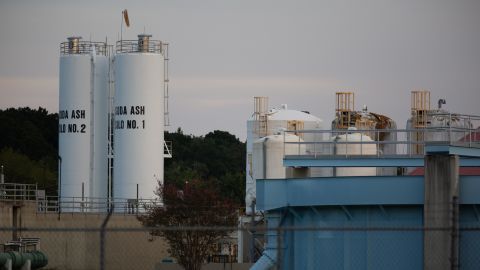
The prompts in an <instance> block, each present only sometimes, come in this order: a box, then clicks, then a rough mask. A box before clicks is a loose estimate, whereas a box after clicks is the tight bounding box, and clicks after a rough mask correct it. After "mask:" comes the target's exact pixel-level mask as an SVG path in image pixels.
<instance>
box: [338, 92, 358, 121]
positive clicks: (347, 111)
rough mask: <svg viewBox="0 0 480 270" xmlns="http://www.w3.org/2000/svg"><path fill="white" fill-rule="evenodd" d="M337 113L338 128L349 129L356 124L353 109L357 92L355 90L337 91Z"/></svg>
mask: <svg viewBox="0 0 480 270" xmlns="http://www.w3.org/2000/svg"><path fill="white" fill-rule="evenodd" d="M335 97H336V103H335V113H336V117H337V119H336V121H335V128H336V129H347V128H349V127H351V126H352V125H354V124H355V123H354V122H353V119H352V111H353V110H354V109H355V94H354V93H353V92H336V93H335Z"/></svg>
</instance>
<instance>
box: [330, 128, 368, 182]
mask: <svg viewBox="0 0 480 270" xmlns="http://www.w3.org/2000/svg"><path fill="white" fill-rule="evenodd" d="M348 130H349V131H350V132H351V133H350V132H348V133H345V134H342V135H337V136H335V137H334V138H332V140H333V141H335V142H337V143H338V144H336V145H335V150H334V153H335V155H338V156H342V155H345V156H346V155H349V156H350V155H362V156H366V155H376V154H377V146H376V144H375V143H373V142H374V140H372V138H370V137H369V136H367V135H364V134H362V133H358V132H355V130H356V128H349V129H348ZM352 142H353V143H352ZM354 142H364V143H354ZM370 142H371V144H370ZM334 173H335V176H371V175H376V174H377V169H376V168H375V167H348V168H347V167H345V168H343V167H338V168H336V169H335V170H334Z"/></svg>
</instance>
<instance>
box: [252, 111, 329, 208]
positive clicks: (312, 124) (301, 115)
mask: <svg viewBox="0 0 480 270" xmlns="http://www.w3.org/2000/svg"><path fill="white" fill-rule="evenodd" d="M266 106H268V105H266ZM255 125H256V120H255V118H254V117H251V118H250V119H249V120H248V121H247V143H246V145H247V155H246V157H247V160H246V185H245V189H246V196H245V204H246V212H247V214H251V202H252V198H254V197H255V194H256V191H255V185H256V182H255V180H254V173H255V168H254V164H255V163H254V161H253V144H254V142H255V141H257V140H258V139H260V138H261V137H262V135H266V136H269V135H272V134H274V132H276V131H278V130H281V129H283V130H315V129H317V130H321V129H322V127H323V120H322V119H320V118H318V117H316V116H314V115H312V114H310V113H308V112H306V111H298V110H291V109H288V106H287V104H282V105H281V106H280V107H279V108H274V109H270V110H268V111H267V112H266V130H265V132H264V134H258V133H257V132H256V129H255V127H256V126H255ZM305 136H306V137H305V138H304V140H305V141H312V140H313V139H318V140H319V141H320V140H322V138H312V137H313V136H314V135H311V134H305ZM318 136H319V135H317V137H318ZM282 138H283V135H282ZM311 147H313V146H310V145H309V149H304V150H305V151H311V149H310V148H311ZM282 158H283V156H282ZM282 164H283V163H282ZM282 166H283V165H282ZM321 170H322V169H318V170H316V171H321ZM315 176H317V175H315Z"/></svg>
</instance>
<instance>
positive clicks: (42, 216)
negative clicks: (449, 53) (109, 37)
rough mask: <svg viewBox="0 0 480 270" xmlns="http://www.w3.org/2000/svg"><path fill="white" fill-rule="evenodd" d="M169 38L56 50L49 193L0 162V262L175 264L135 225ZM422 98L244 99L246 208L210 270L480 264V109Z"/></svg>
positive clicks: (158, 163) (157, 175)
mask: <svg viewBox="0 0 480 270" xmlns="http://www.w3.org/2000/svg"><path fill="white" fill-rule="evenodd" d="M168 48H169V47H168V43H166V42H164V41H161V40H156V39H154V38H153V37H152V36H151V35H148V34H145V33H143V34H139V35H138V36H137V39H135V40H123V39H120V40H119V41H117V42H116V44H115V46H112V45H109V44H108V43H107V42H93V41H84V40H83V39H82V38H81V37H78V36H72V37H68V38H67V41H65V42H62V43H61V44H60V59H59V111H58V144H59V147H58V165H59V170H58V196H57V197H54V198H49V197H48V196H46V195H45V191H43V190H40V189H38V188H37V186H36V185H26V184H18V183H8V182H7V183H5V182H4V179H3V169H2V182H1V183H0V187H1V189H0V206H1V207H0V214H1V215H2V219H1V223H0V229H2V228H3V229H2V230H0V236H1V238H0V239H1V240H2V241H3V242H6V244H5V245H4V252H1V253H0V269H1V268H2V267H3V268H5V269H37V268H41V267H46V266H47V265H48V266H47V267H51V268H52V269H103V268H102V267H99V265H98V264H97V261H100V266H102V265H104V264H102V263H104V262H105V261H106V260H108V261H109V263H110V267H111V269H132V267H131V264H128V263H131V262H134V263H135V264H137V263H139V262H142V263H144V264H145V265H148V266H147V267H148V269H178V268H175V267H178V265H176V264H174V263H173V260H170V258H169V252H170V251H171V250H170V247H168V245H167V244H166V242H165V241H163V240H162V239H160V240H158V241H154V240H155V239H154V238H153V236H151V235H150V234H148V233H147V232H146V231H144V230H143V231H142V230H141V225H140V223H139V222H138V220H137V217H138V216H140V215H141V214H142V213H144V212H145V211H146V210H148V209H149V207H153V206H159V207H162V206H163V201H162V198H161V197H160V196H158V194H156V193H155V191H156V189H157V187H158V186H159V185H161V184H163V183H164V159H165V158H171V157H172V155H173V154H172V150H171V149H172V148H171V145H170V144H169V142H167V141H165V137H164V133H165V126H168V125H169V109H168V98H169V75H168V72H169V69H168V63H169V56H168ZM431 95H432V93H431V92H430V91H427V90H414V91H412V92H411V106H410V109H409V110H408V120H407V121H406V123H397V122H395V121H394V120H393V116H391V115H389V112H372V111H369V109H368V106H367V105H364V106H362V107H361V109H359V106H358V104H356V103H355V93H354V92H352V91H341V92H340V91H339V92H335V89H333V90H332V100H331V101H332V102H335V111H332V113H331V115H334V119H333V120H331V121H327V120H324V119H328V116H325V115H323V116H321V117H319V116H315V115H313V114H311V113H310V112H309V111H308V110H304V108H302V109H300V110H297V109H292V108H290V107H289V105H288V104H280V105H279V106H277V107H271V106H270V104H269V98H268V97H265V96H258V97H254V98H253V106H252V107H253V110H252V114H251V116H250V117H248V115H246V116H245V123H246V130H247V132H246V133H247V134H246V138H247V139H246V149H245V203H244V205H242V207H241V208H242V209H240V210H239V211H238V213H237V216H236V218H238V226H237V227H235V228H234V229H233V231H234V232H233V233H232V235H233V236H232V239H233V240H232V241H233V242H234V243H233V244H232V245H231V246H227V248H226V249H225V252H224V254H222V255H225V257H221V258H235V259H236V261H235V262H231V261H230V262H229V263H230V268H225V267H227V266H226V265H227V262H226V261H223V268H221V269H248V268H250V267H251V268H250V269H255V270H267V269H328V270H330V269H343V270H344V269H419V270H420V269H427V270H434V269H435V270H437V269H440V270H443V269H444V270H448V269H450V270H451V269H462V270H470V269H478V268H479V265H480V259H479V257H478V252H479V251H480V229H479V228H480V209H479V205H480V169H479V168H480V116H476V115H466V114H459V113H455V112H453V111H449V110H447V109H446V107H445V106H444V105H445V104H446V102H447V101H446V100H445V99H438V102H433V101H432V99H431ZM324 102H326V101H324ZM432 104H436V106H432ZM392 106H393V104H392ZM218 117H223V115H219V116H218ZM242 177H243V176H242ZM188 180H189V179H187V181H185V189H187V184H188ZM183 195H184V194H183V193H179V194H178V196H179V197H181V196H183ZM4 217H7V218H4ZM107 223H108V224H107ZM29 226H30V227H29ZM36 226H39V227H41V226H46V227H48V228H50V230H51V229H52V228H57V229H58V230H59V232H58V237H59V238H58V239H52V237H51V236H50V235H49V234H48V230H46V228H45V227H42V228H43V229H37V230H35V229H32V228H36ZM107 226H110V227H112V228H110V229H111V231H110V232H109V233H110V235H109V236H105V231H106V230H105V228H106V227H107ZM10 227H11V230H7V229H5V228H10ZM92 227H95V228H96V227H98V228H102V231H100V230H93V229H92ZM28 228H30V229H28ZM115 228H117V229H118V228H123V229H125V228H127V229H128V231H129V232H132V233H134V234H135V236H134V237H132V238H127V237H125V236H124V235H121V234H117V233H119V232H118V231H115ZM170 229H171V228H170ZM177 229H178V228H177ZM72 232H75V233H79V234H80V236H78V235H77V236H76V237H72V235H71V233H72ZM108 237H109V238H108ZM105 239H107V240H105ZM10 240H11V241H10ZM105 241H106V242H109V243H113V247H112V249H111V250H114V251H115V252H112V253H111V254H104V249H102V248H103V245H104V243H105ZM40 242H41V243H42V244H41V245H40ZM229 244H231V243H229ZM9 248H11V250H10V249H9ZM127 248H130V249H128V250H127ZM7 249H9V250H7ZM222 252H223V251H222ZM72 254H74V255H72ZM92 254H94V255H92ZM97 254H98V256H97ZM118 254H120V255H118ZM232 254H233V255H232ZM47 257H48V258H47ZM92 257H93V258H94V259H92ZM206 267H209V266H208V265H207V266H206ZM212 267H217V268H211V269H220V268H219V267H221V266H220V264H218V265H216V266H212Z"/></svg>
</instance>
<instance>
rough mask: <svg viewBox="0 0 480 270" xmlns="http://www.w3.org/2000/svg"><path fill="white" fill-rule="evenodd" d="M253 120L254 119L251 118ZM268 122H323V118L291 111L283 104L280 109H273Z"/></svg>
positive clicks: (269, 112)
mask: <svg viewBox="0 0 480 270" xmlns="http://www.w3.org/2000/svg"><path fill="white" fill-rule="evenodd" d="M250 120H253V117H251V118H250ZM268 120H285V121H290V120H301V121H311V122H323V120H322V119H321V118H318V117H316V116H315V115H312V114H310V113H309V112H305V111H297V110H290V109H288V107H287V104H282V105H281V106H280V108H273V109H270V110H269V111H268Z"/></svg>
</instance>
